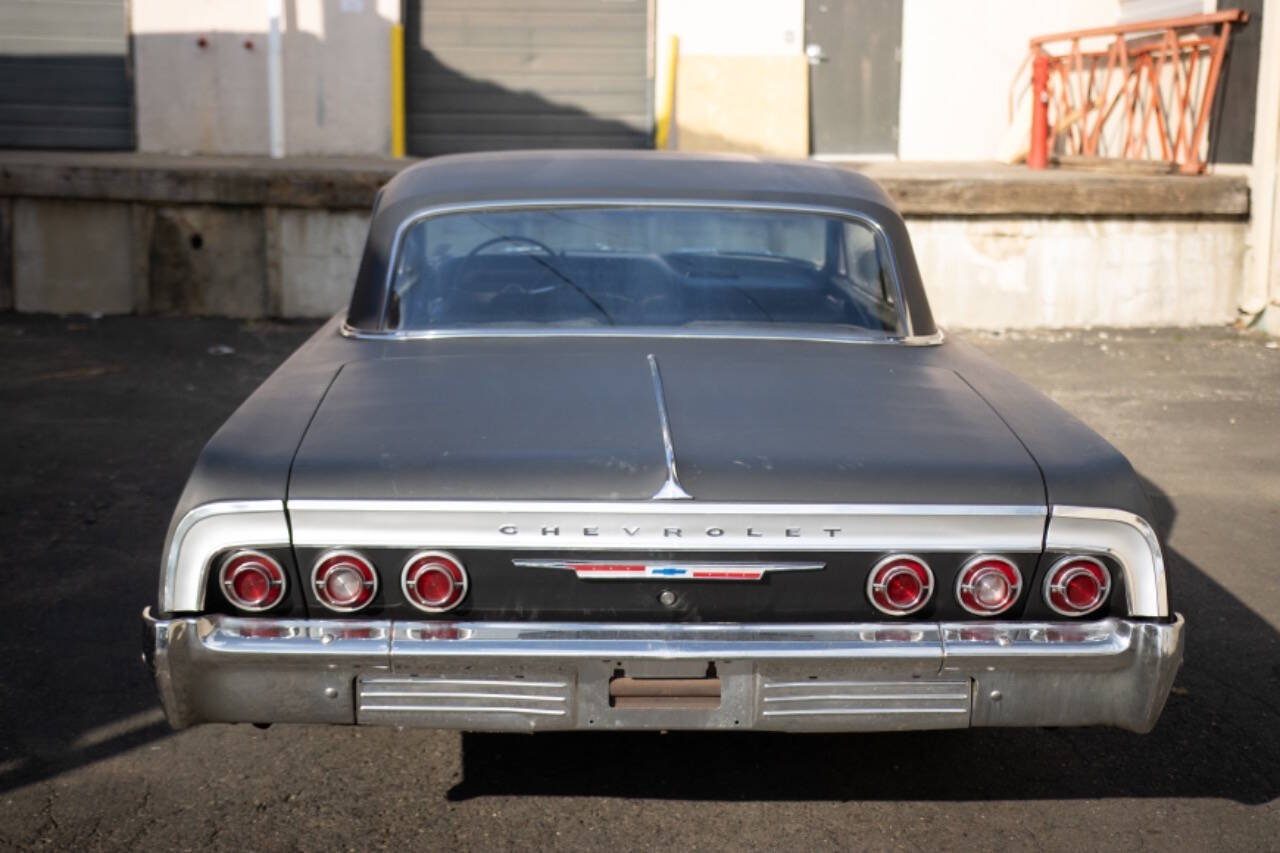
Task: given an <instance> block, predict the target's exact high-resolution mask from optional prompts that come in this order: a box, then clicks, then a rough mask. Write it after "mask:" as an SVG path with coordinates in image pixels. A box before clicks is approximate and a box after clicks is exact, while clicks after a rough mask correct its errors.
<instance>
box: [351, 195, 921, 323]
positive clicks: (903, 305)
mask: <svg viewBox="0 0 1280 853" xmlns="http://www.w3.org/2000/svg"><path fill="white" fill-rule="evenodd" d="M563 207H576V208H623V207H649V208H692V209H702V210H753V211H774V212H786V213H803V214H811V215H815V216H829V217H836V218H839V219H847V220H851V221H854V222H857V223H859V224H861V225H865V226H866V227H867V228H869V229H870V230H871V232H872V233H873V234H874V235H875V239H876V242H877V244H879V245H880V246H881V247H882V248H883V249H884V250H885V255H886V256H887V257H888V259H889V275H890V276H891V277H892V279H893V289H894V292H895V294H896V296H897V306H896V307H897V309H898V319H899V322H900V325H901V329H900V331H899V332H898V334H890V335H857V334H854V335H850V336H847V337H846V336H843V335H831V336H827V335H820V336H817V337H816V338H811V337H810V336H808V335H795V336H790V335H784V336H782V337H781V338H780V339H800V340H810V339H818V340H834V341H841V342H845V341H857V342H859V343H902V344H907V345H909V346H932V345H936V344H940V343H942V333H941V331H938V332H935V333H933V334H931V335H916V333H915V327H914V322H913V320H912V317H911V310H910V308H909V307H908V305H907V300H906V292H905V291H904V290H903V287H902V276H901V274H900V273H899V270H898V258H897V254H896V252H895V249H896V247H895V246H894V245H893V244H892V243H891V242H890V241H889V238H888V235H887V234H886V233H885V230H884V227H883V226H882V225H881V224H880V223H879V222H878V221H876V220H875V219H874V218H873V217H871V216H868V215H867V214H865V213H862V212H861V211H856V210H847V209H843V208H838V207H828V206H826V205H810V204H794V203H787V202H765V201H749V200H733V199H715V200H710V199H707V200H701V201H699V200H696V199H652V198H647V199H633V198H612V199H602V198H574V197H565V198H559V199H539V200H525V201H516V200H506V201H487V202H465V203H461V204H444V205H433V206H431V207H426V208H423V209H421V210H418V211H416V212H415V213H412V214H410V215H408V216H406V217H405V218H404V219H403V220H401V222H400V224H399V225H397V226H396V231H395V235H394V237H393V238H392V241H391V251H390V252H389V253H388V257H387V274H386V277H385V280H384V281H383V283H382V288H383V289H382V305H381V308H380V310H379V317H378V328H377V329H375V330H358V329H355V328H353V327H352V326H350V324H348V323H346V322H344V323H343V324H342V334H344V335H346V336H348V337H352V338H360V339H376V340H387V339H390V340H415V339H422V338H437V337H520V336H529V335H539V336H542V335H546V334H548V332H547V331H546V330H541V329H538V328H536V327H532V328H530V329H528V330H521V329H495V330H478V329H432V330H422V331H411V332H401V331H397V330H393V329H388V328H387V327H386V326H387V306H388V304H389V299H388V298H387V297H388V295H389V294H390V293H391V291H392V288H393V287H394V285H395V273H396V266H397V264H398V263H399V260H400V250H401V247H402V245H403V242H404V235H405V232H407V231H408V230H409V229H410V228H412V227H413V226H414V225H416V224H418V223H419V222H422V221H423V220H425V219H430V218H432V217H436V216H447V215H450V214H457V213H483V212H495V211H499V212H500V211H512V210H546V209H554V208H563ZM583 331H585V330H583ZM466 332H470V333H471V334H461V333H466ZM477 332H478V334H476V333H477ZM513 332H515V333H517V334H515V335H513V334H512V333H513ZM519 333H523V334H519ZM578 334H579V333H578V332H568V333H566V336H577V335H578ZM598 334H601V335H602V336H605V337H612V336H615V335H614V334H613V332H612V330H599V331H598ZM624 334H625V333H624ZM659 336H662V337H668V336H670V335H668V334H665V333H663V332H662V331H661V330H660V327H659ZM679 336H680V337H703V335H697V334H692V335H679ZM710 336H711V337H739V336H738V335H725V334H723V333H718V334H715V333H713V334H712V335H710ZM748 337H754V336H748ZM767 337H768V336H766V338H767Z"/></svg>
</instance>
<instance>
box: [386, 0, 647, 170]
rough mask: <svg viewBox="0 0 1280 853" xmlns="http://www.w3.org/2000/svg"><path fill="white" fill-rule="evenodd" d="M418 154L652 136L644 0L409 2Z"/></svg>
mask: <svg viewBox="0 0 1280 853" xmlns="http://www.w3.org/2000/svg"><path fill="white" fill-rule="evenodd" d="M405 23H406V27H405V73H406V76H407V80H406V87H405V106H406V112H407V116H406V124H407V127H406V130H407V140H406V147H407V148H408V151H409V153H410V154H417V155H422V156H425V155H431V154H446V153H451V152H457V151H488V150H496V149H504V148H583V147H586V148H645V147H648V146H649V144H650V138H651V136H650V125H651V120H650V92H651V89H652V87H651V84H650V81H649V76H650V71H649V61H648V34H649V22H648V14H647V9H646V0H410V2H409V6H408V9H407V15H406V22H405Z"/></svg>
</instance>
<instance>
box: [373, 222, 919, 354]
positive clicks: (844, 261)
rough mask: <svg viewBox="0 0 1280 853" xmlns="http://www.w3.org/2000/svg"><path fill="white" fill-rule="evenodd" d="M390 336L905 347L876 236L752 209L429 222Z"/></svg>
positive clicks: (404, 248) (396, 290) (412, 256)
mask: <svg viewBox="0 0 1280 853" xmlns="http://www.w3.org/2000/svg"><path fill="white" fill-rule="evenodd" d="M394 269H395V276H394V280H393V282H392V297H391V301H390V305H389V309H388V317H387V319H388V326H389V327H390V328H393V329H399V330H406V331H431V330H449V329H474V328H528V327H533V328H541V327H559V328H583V329H595V328H600V329H608V328H611V327H624V328H626V327H630V328H655V327H658V328H671V329H699V328H709V329H715V328H717V327H724V326H752V327H759V326H764V327H770V328H773V329H777V328H779V327H789V328H793V329H795V330H800V331H809V330H812V329H813V327H822V328H823V329H824V330H827V331H836V330H840V331H850V332H856V333H862V334H867V333H871V334H880V335H883V334H896V333H898V332H900V331H901V329H900V318H899V311H898V304H897V302H898V298H897V289H896V283H895V281H894V279H893V277H892V275H891V266H890V264H889V260H888V254H887V250H886V247H885V246H884V245H883V242H882V240H881V239H880V238H879V237H878V235H877V233H876V231H874V230H872V228H871V227H870V226H868V225H866V224H864V223H862V222H860V221H857V220H854V219H847V218H843V217H839V216H835V215H831V216H828V215H822V214H815V213H804V212H792V211H779V210H762V209H749V208H743V209H738V208H733V209H730V208H723V209H722V208H691V207H685V208H681V207H550V208H535V209H511V210H499V211H477V212H460V213H449V214H440V215H435V216H430V217H427V218H424V219H422V220H420V221H418V222H416V223H414V224H413V225H411V226H410V227H409V228H408V229H406V231H405V233H404V235H403V237H402V239H401V242H400V246H399V254H398V256H397V258H396V260H395V266H394Z"/></svg>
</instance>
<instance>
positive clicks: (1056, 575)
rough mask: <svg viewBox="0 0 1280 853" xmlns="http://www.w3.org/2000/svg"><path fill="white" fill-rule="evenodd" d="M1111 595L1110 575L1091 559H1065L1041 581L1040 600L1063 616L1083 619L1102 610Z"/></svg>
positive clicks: (1096, 561)
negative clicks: (1041, 591) (1041, 592)
mask: <svg viewBox="0 0 1280 853" xmlns="http://www.w3.org/2000/svg"><path fill="white" fill-rule="evenodd" d="M1110 593H1111V572H1110V571H1108V570H1107V567H1106V566H1105V565H1103V564H1102V561H1101V560H1096V559H1094V558H1093V557H1067V558H1065V559H1062V560H1059V561H1058V562H1057V563H1054V565H1053V568H1051V569H1049V575H1048V577H1046V578H1045V579H1044V600H1045V601H1046V602H1047V603H1048V604H1049V607H1050V608H1051V609H1052V610H1053V611H1054V612H1055V613H1060V614H1062V615H1063V616H1083V615H1085V614H1086V613H1092V612H1093V611H1095V610H1097V609H1098V608H1099V607H1101V606H1102V604H1103V602H1105V601H1106V600H1107V596H1108V595H1109V594H1110Z"/></svg>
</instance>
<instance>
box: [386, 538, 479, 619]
mask: <svg viewBox="0 0 1280 853" xmlns="http://www.w3.org/2000/svg"><path fill="white" fill-rule="evenodd" d="M432 561H436V565H440V564H442V563H446V564H450V565H452V566H453V567H454V568H456V569H457V570H458V571H457V575H454V574H453V573H452V572H449V571H448V570H447V569H444V568H443V566H442V568H441V570H443V571H445V573H446V574H448V575H449V577H450V581H451V582H452V584H453V593H451V594H450V596H449V597H448V598H446V599H444V601H443V603H441V604H432V603H431V602H429V601H426V600H423V599H422V597H421V596H419V595H418V592H417V581H418V577H419V576H420V574H421V572H422V571H427V570H433V569H430V568H429V565H430V564H431V563H432ZM420 564H428V565H420ZM415 569H417V571H415ZM470 586H471V582H470V578H469V577H468V575H467V567H466V566H464V565H463V564H462V561H461V560H459V559H458V558H457V557H455V556H454V555H453V554H450V553H449V552H448V551H435V550H426V551H418V552H417V553H415V554H413V555H412V556H410V557H409V559H407V560H405V562H404V568H403V569H401V571H400V590H401V592H403V593H404V598H405V601H407V602H409V604H410V605H412V606H413V607H416V608H417V609H419V610H421V611H423V612H424V613H447V612H448V611H450V610H453V609H454V608H456V607H457V606H458V605H459V604H461V603H462V602H463V601H465V600H466V598H467V592H468V591H469V590H470Z"/></svg>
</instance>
